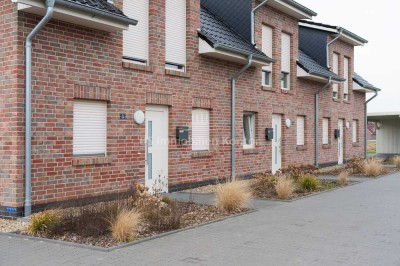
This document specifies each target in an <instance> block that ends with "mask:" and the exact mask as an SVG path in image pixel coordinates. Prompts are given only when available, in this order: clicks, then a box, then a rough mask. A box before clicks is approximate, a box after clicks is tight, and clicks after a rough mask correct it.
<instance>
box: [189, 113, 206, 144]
mask: <svg viewBox="0 0 400 266" xmlns="http://www.w3.org/2000/svg"><path fill="white" fill-rule="evenodd" d="M209 148H210V111H209V110H205V109H194V110H193V111H192V150H193V151H208V150H209Z"/></svg>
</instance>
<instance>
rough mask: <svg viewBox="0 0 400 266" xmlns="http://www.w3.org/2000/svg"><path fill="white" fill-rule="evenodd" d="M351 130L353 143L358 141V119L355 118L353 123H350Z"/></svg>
mask: <svg viewBox="0 0 400 266" xmlns="http://www.w3.org/2000/svg"><path fill="white" fill-rule="evenodd" d="M352 129H353V130H352V131H353V143H357V142H358V135H357V134H358V121H357V120H353V125H352Z"/></svg>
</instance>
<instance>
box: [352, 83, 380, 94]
mask: <svg viewBox="0 0 400 266" xmlns="http://www.w3.org/2000/svg"><path fill="white" fill-rule="evenodd" d="M353 90H354V91H360V92H365V93H370V92H375V91H374V90H371V89H367V88H364V87H362V86H360V84H358V83H357V82H355V81H353Z"/></svg>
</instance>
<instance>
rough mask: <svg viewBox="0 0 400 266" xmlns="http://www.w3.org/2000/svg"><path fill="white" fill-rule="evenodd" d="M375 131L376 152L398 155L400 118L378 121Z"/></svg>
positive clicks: (399, 152) (399, 148)
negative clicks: (378, 126) (378, 124)
mask: <svg viewBox="0 0 400 266" xmlns="http://www.w3.org/2000/svg"><path fill="white" fill-rule="evenodd" d="M379 123H380V124H381V126H380V129H378V130H377V131H376V152H377V153H383V154H400V118H395V119H384V120H380V121H379Z"/></svg>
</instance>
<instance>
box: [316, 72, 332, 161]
mask: <svg viewBox="0 0 400 266" xmlns="http://www.w3.org/2000/svg"><path fill="white" fill-rule="evenodd" d="M331 85H332V76H331V77H329V79H328V83H326V84H325V86H324V87H322V88H321V89H319V90H318V91H317V92H316V93H315V166H316V167H318V166H319V158H318V153H319V152H318V149H319V127H318V124H319V123H318V120H319V117H318V109H319V94H320V93H321V92H322V91H323V90H325V89H327V88H329V87H330V86H331Z"/></svg>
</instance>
